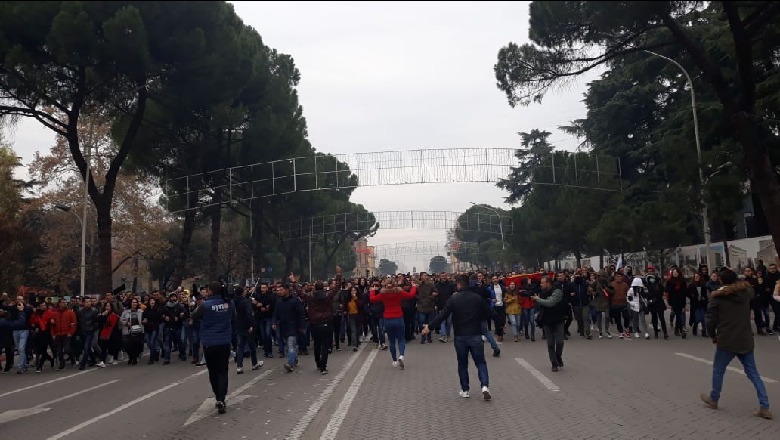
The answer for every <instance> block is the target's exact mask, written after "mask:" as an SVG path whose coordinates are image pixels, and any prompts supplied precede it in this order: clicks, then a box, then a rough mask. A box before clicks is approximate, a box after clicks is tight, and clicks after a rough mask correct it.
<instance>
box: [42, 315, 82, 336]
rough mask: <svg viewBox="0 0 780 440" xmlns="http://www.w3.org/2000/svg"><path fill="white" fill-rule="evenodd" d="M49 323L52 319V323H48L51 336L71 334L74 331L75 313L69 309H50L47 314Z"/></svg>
mask: <svg viewBox="0 0 780 440" xmlns="http://www.w3.org/2000/svg"><path fill="white" fill-rule="evenodd" d="M48 315H49V316H48V317H47V318H49V323H50V324H51V319H54V325H50V327H49V328H50V329H51V335H52V337H57V336H73V335H74V334H75V333H76V327H77V325H76V313H74V312H73V310H71V309H65V310H59V309H57V310H51V313H50V314H48ZM44 316H45V315H44Z"/></svg>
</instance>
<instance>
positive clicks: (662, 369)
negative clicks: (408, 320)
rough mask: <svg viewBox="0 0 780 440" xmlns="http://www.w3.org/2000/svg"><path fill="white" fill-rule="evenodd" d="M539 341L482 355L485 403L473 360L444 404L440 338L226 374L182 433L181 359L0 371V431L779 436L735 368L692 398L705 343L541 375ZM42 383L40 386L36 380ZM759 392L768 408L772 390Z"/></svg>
mask: <svg viewBox="0 0 780 440" xmlns="http://www.w3.org/2000/svg"><path fill="white" fill-rule="evenodd" d="M415 342H416V341H415ZM544 342H545V341H543V340H541V339H538V340H537V341H536V342H533V343H531V342H527V341H522V342H519V343H514V342H511V341H510V342H505V343H504V344H503V345H502V346H501V347H502V356H501V358H499V359H495V358H492V357H489V358H488V365H489V369H490V381H491V391H492V393H493V400H492V401H490V402H485V401H483V400H482V399H481V394H480V393H478V392H477V390H478V383H477V382H476V380H477V379H476V372H475V371H474V368H473V365H472V366H471V368H470V372H471V378H472V393H473V395H472V397H471V398H470V399H462V398H460V397H459V396H458V394H457V392H458V380H457V371H456V363H455V354H454V350H453V348H452V344H441V343H439V342H436V341H435V340H434V344H432V345H427V344H426V345H420V344H418V343H412V344H410V345H409V347H408V350H407V355H406V358H407V359H406V370H404V371H399V370H398V369H394V368H392V367H391V365H390V355H389V354H388V353H387V352H376V354H375V356H371V353H372V351H374V350H373V346H370V347H365V348H364V349H363V350H361V351H360V352H359V353H357V354H353V353H352V352H351V351H342V352H338V353H336V354H335V355H334V356H332V357H331V362H330V363H331V365H330V371H331V374H329V375H327V376H320V375H319V374H318V372H317V371H316V369H315V368H314V359H313V358H312V356H302V357H301V367H300V368H299V369H298V370H297V371H296V372H294V373H292V374H287V373H284V371H283V369H282V368H281V365H282V364H283V363H284V360H283V359H272V360H270V361H268V362H266V365H265V366H264V367H263V368H261V369H260V370H259V371H256V372H253V371H247V372H246V373H245V374H244V375H241V376H238V375H235V373H234V372H233V367H232V366H231V376H230V390H231V391H233V390H236V389H237V388H239V387H242V386H244V385H247V387H246V389H245V390H244V391H243V392H241V393H240V395H241V396H244V397H241V399H243V400H241V401H240V402H237V403H235V404H232V405H231V403H230V401H229V402H228V405H229V409H228V413H227V414H226V415H224V416H217V415H216V414H215V413H214V412H212V411H210V410H208V411H206V413H205V414H204V415H205V417H203V418H202V419H200V420H197V421H194V422H193V423H191V424H190V425H188V426H186V427H185V426H184V424H185V422H186V421H187V420H188V419H189V418H190V417H192V416H193V414H195V413H196V411H197V410H198V408H199V407H200V406H201V405H202V404H203V402H204V400H205V399H207V398H209V397H210V394H211V393H210V389H209V386H208V378H207V376H206V374H205V373H201V372H204V371H205V369H204V368H198V367H194V366H191V365H190V364H188V363H187V364H184V363H176V361H174V362H173V364H171V365H167V366H160V365H154V366H151V367H150V366H146V365H139V366H137V367H129V366H126V365H122V366H116V367H112V368H106V369H105V370H90V371H87V372H86V373H81V374H79V372H78V370H75V369H70V370H66V371H63V372H53V371H51V370H44V373H42V374H33V373H30V374H27V375H24V376H17V375H14V374H10V375H2V376H0V433H2V437H3V438H24V439H53V438H63V439H100V440H105V439H111V440H114V439H116V440H118V439H134V440H137V439H213V438H218V439H266V438H267V439H274V438H276V439H282V438H288V437H289V438H302V439H314V438H321V437H323V433H326V435H325V436H324V438H337V439H407V438H410V439H411V438H430V439H445V438H446V439H474V438H506V439H520V438H529V439H535V438H550V439H582V438H598V439H605V438H606V439H609V438H615V439H637V438H652V439H669V438H681V439H683V438H694V437H695V438H701V439H742V438H750V439H777V438H780V429H778V428H779V427H780V425H778V423H780V422H778V421H766V420H760V419H757V418H755V417H752V415H751V414H752V411H753V410H754V409H755V407H756V406H757V403H756V396H755V392H754V391H753V388H752V386H751V385H750V383H749V381H748V380H747V379H746V378H745V377H744V376H742V375H740V374H737V373H735V372H731V371H730V372H728V373H727V376H726V382H725V386H724V392H723V396H722V400H721V409H720V410H719V411H717V412H715V411H712V410H709V409H707V408H706V407H704V406H703V405H702V404H701V402H700V401H699V400H698V393H699V392H701V391H707V390H708V388H709V381H710V368H711V367H710V366H709V365H707V364H705V363H702V362H701V361H699V360H696V359H701V360H710V359H711V358H712V351H713V347H712V344H711V343H709V340H706V339H702V338H701V337H698V338H691V339H689V340H685V341H683V340H680V339H676V340H670V341H663V340H658V341H656V340H652V341H644V340H632V341H620V340H618V339H613V340H592V341H585V340H581V339H579V338H573V339H572V340H570V341H568V342H567V345H566V349H565V354H564V359H565V361H566V367H565V368H564V369H563V370H562V371H561V372H559V373H551V372H550V368H549V363H548V361H547V355H546V348H545V345H544ZM487 351H488V352H489V350H487ZM756 353H757V361H758V366H759V370H760V371H761V374H762V375H763V376H764V377H765V378H768V379H772V380H774V381H779V380H780V341H779V340H778V339H777V338H776V337H762V338H758V339H757V350H756ZM518 359H520V361H518ZM350 361H352V362H351V363H350ZM347 363H350V365H349V368H348V369H346V370H345V368H344V367H345V364H347ZM245 364H246V363H245ZM523 364H524V365H525V366H523ZM732 365H733V366H735V367H739V363H738V362H737V363H733V364H732ZM526 367H528V368H531V369H535V370H536V371H538V373H539V374H541V375H543V376H542V377H541V379H542V380H539V379H540V378H537V377H535V376H534V375H533V374H532V372H531V371H529V369H528V368H526ZM269 371H270V372H269ZM342 372H343V374H340V373H342ZM197 373H201V374H197ZM363 373H364V374H363ZM260 374H265V375H264V376H263V377H262V378H261V379H259V380H256V381H254V382H253V383H250V381H253V379H255V378H257V376H258V375H260ZM545 378H546V379H545ZM58 379H59V380H58ZM339 379H340V380H339ZM361 380H362V382H360V381H361ZM48 381H54V382H51V383H48V384H44V385H42V384H43V383H45V382H48ZM358 383H359V386H358ZM766 385H767V389H768V392H769V398H770V402H771V403H774V404H777V402H778V401H780V383H778V382H769V383H767V384H766ZM27 387H31V388H29V389H25V388H27ZM163 387H167V388H165V390H164V391H162V392H159V393H156V394H154V393H155V392H156V391H158V390H160V389H162V388H163ZM247 396H248V397H247ZM237 399H238V398H237ZM45 408H48V409H45ZM20 411H23V413H22V412H20Z"/></svg>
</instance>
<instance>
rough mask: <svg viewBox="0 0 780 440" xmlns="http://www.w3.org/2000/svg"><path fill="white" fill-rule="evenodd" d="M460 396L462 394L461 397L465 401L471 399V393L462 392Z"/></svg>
mask: <svg viewBox="0 0 780 440" xmlns="http://www.w3.org/2000/svg"><path fill="white" fill-rule="evenodd" d="M458 394H460V397H463V398H464V399H468V398H469V392H468V391H462V390H461V392H460V393H458Z"/></svg>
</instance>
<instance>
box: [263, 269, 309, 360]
mask: <svg viewBox="0 0 780 440" xmlns="http://www.w3.org/2000/svg"><path fill="white" fill-rule="evenodd" d="M277 296H278V297H279V299H278V300H277V301H276V307H275V308H274V316H273V323H272V324H271V326H272V327H273V329H274V330H276V331H277V332H279V338H280V340H281V341H282V343H283V345H282V347H280V348H281V349H284V348H285V347H286V348H287V363H286V364H284V369H285V370H287V372H288V373H291V372H292V371H293V370H294V369H295V367H296V366H297V365H298V351H297V347H296V346H297V345H298V330H299V329H302V328H303V320H304V311H303V303H302V302H301V301H300V300H299V299H298V298H296V297H293V296H292V295H290V286H289V285H287V284H284V285H282V286H279V287H278V290H277Z"/></svg>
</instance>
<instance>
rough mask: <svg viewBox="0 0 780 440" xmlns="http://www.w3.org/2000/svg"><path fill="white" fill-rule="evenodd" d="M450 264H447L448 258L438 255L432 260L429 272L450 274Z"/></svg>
mask: <svg viewBox="0 0 780 440" xmlns="http://www.w3.org/2000/svg"><path fill="white" fill-rule="evenodd" d="M449 267H450V264H449V263H447V258H446V257H443V256H441V255H437V256H435V257H433V258H431V262H430V264H428V270H429V271H430V272H431V273H441V272H449Z"/></svg>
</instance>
